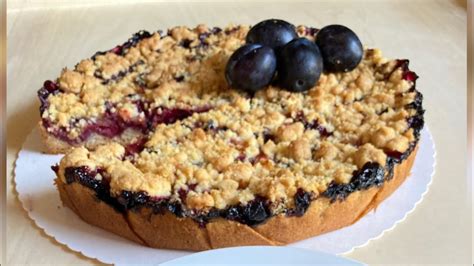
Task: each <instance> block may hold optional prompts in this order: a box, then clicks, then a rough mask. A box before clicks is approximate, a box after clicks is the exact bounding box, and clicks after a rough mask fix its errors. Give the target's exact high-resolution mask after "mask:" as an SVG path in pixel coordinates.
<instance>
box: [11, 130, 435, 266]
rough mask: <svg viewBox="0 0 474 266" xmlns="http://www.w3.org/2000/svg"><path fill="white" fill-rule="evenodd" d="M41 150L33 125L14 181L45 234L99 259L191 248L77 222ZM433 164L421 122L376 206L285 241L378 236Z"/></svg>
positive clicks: (339, 242) (420, 192)
mask: <svg viewBox="0 0 474 266" xmlns="http://www.w3.org/2000/svg"><path fill="white" fill-rule="evenodd" d="M41 150H44V149H43V148H42V144H41V140H40V136H39V134H38V131H37V130H34V131H33V132H32V133H31V134H30V135H29V136H28V138H27V140H26V142H25V143H24V145H23V148H22V150H21V151H20V153H19V155H18V159H17V161H16V167H15V183H16V190H17V192H18V197H19V199H20V201H21V202H22V204H23V207H24V209H25V210H26V211H27V212H28V215H29V217H30V218H31V219H33V220H34V222H35V223H36V225H37V226H38V227H40V228H42V229H44V231H45V233H46V234H48V235H50V236H52V237H54V238H55V239H56V240H57V241H58V242H60V243H62V244H64V245H66V246H68V247H69V248H70V249H72V250H74V251H77V252H80V253H82V254H84V255H85V256H87V257H90V258H95V259H98V260H100V261H102V262H105V263H116V264H127V263H132V264H140V263H163V262H165V261H169V260H171V259H175V258H178V257H182V256H184V255H189V254H192V252H187V251H176V250H163V249H152V248H147V247H144V246H140V245H138V244H135V243H134V242H131V241H128V240H126V239H123V238H120V237H118V236H116V235H114V234H111V233H108V232H106V231H104V230H102V229H99V228H96V227H94V226H91V225H89V224H87V223H85V222H83V221H82V220H81V219H80V218H79V217H78V216H76V215H75V214H74V213H73V212H72V211H71V210H69V209H68V208H65V207H63V206H62V203H61V201H60V199H59V194H58V192H57V191H56V188H55V186H54V181H53V180H54V178H55V174H54V173H53V171H52V170H51V168H50V166H51V165H53V164H55V163H57V162H59V159H60V158H61V156H60V155H48V154H43V153H41ZM434 164H435V148H434V143H433V140H432V138H431V134H430V133H429V131H428V129H427V128H426V127H425V129H424V130H423V131H422V132H421V141H420V149H419V151H418V155H417V158H416V161H415V165H414V167H413V169H412V175H411V176H410V177H409V178H408V179H407V180H406V181H405V182H404V183H403V184H402V185H401V186H400V188H399V189H397V191H395V192H394V193H393V195H392V196H390V197H389V198H388V199H386V200H385V201H384V202H383V203H381V204H380V205H379V206H378V208H377V210H376V211H372V212H370V213H368V214H367V215H366V216H364V217H363V218H362V219H361V220H360V221H358V222H357V223H355V224H354V225H351V226H349V227H345V228H342V229H340V230H337V231H334V232H330V233H327V234H324V235H321V236H318V237H313V238H310V239H306V240H303V241H300V242H297V243H294V244H291V245H289V246H292V247H299V248H306V249H310V250H313V251H322V252H326V253H331V254H343V253H348V252H350V251H352V250H353V249H354V248H356V247H361V246H364V245H365V244H367V243H368V242H369V241H370V240H372V239H375V238H378V237H380V236H382V235H383V233H384V232H386V231H388V230H391V229H393V228H394V227H395V225H396V224H397V223H399V222H401V221H403V220H404V219H405V218H406V216H407V214H408V213H410V212H411V211H413V209H414V208H415V206H416V205H417V204H418V203H419V202H420V201H421V200H422V198H423V196H424V194H425V193H426V192H427V190H428V186H429V184H430V183H431V180H432V175H433V174H434Z"/></svg>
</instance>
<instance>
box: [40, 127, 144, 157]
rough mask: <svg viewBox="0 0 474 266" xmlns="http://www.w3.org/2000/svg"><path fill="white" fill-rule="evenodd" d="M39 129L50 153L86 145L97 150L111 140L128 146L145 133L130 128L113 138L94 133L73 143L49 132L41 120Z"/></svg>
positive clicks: (62, 151)
mask: <svg viewBox="0 0 474 266" xmlns="http://www.w3.org/2000/svg"><path fill="white" fill-rule="evenodd" d="M38 130H39V132H40V136H41V139H42V141H43V144H44V147H45V149H46V150H45V152H47V153H49V154H65V153H67V152H69V151H70V150H71V149H73V148H75V147H79V146H84V147H86V148H87V149H88V150H95V149H96V148H97V147H99V146H102V145H105V144H108V143H111V142H117V143H119V144H121V145H123V146H126V145H128V144H130V143H132V142H133V140H137V139H139V138H141V137H143V134H142V133H141V132H140V131H137V130H134V129H131V128H128V129H126V130H125V131H124V132H122V134H120V135H118V136H116V137H113V138H108V137H104V136H101V135H98V134H96V133H93V134H92V135H91V136H90V137H89V138H87V140H86V141H84V142H81V143H79V144H77V145H73V144H70V143H67V142H66V141H63V140H60V139H58V138H56V137H54V136H53V135H51V134H49V133H48V132H47V131H46V128H45V127H44V126H43V123H42V122H41V121H40V122H39V123H38Z"/></svg>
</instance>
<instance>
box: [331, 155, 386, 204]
mask: <svg viewBox="0 0 474 266" xmlns="http://www.w3.org/2000/svg"><path fill="white" fill-rule="evenodd" d="M384 175H385V169H384V168H383V167H382V166H381V165H380V164H378V163H373V162H368V163H366V164H365V165H364V166H363V167H362V169H361V170H359V171H356V172H355V173H354V175H353V176H352V178H351V181H350V182H349V183H347V184H337V183H335V182H332V183H331V184H330V185H329V187H328V188H327V190H326V191H325V192H324V193H323V195H324V196H325V197H328V198H330V199H331V201H332V202H334V201H336V200H344V199H345V198H346V197H347V196H348V195H349V194H350V193H352V192H354V191H357V190H364V189H368V188H370V187H372V186H380V185H382V184H383V181H384Z"/></svg>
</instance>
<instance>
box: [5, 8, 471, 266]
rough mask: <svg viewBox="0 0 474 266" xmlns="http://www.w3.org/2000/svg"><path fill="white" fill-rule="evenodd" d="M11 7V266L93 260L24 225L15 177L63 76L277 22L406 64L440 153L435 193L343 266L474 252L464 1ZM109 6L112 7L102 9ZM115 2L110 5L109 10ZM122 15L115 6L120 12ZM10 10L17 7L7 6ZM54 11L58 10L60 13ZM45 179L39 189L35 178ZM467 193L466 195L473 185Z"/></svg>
mask: <svg viewBox="0 0 474 266" xmlns="http://www.w3.org/2000/svg"><path fill="white" fill-rule="evenodd" d="M44 2H46V1H28V0H23V1H9V3H8V4H9V8H10V9H9V11H8V15H7V19H8V22H7V36H8V55H7V60H8V61H7V70H8V77H7V82H8V83H7V85H8V90H7V95H8V98H7V99H8V104H7V136H8V137H7V141H8V143H7V173H8V176H7V206H6V208H7V212H8V215H7V242H6V243H7V244H8V246H7V261H6V262H7V264H8V265H13V264H36V263H45V264H79V265H90V264H100V262H98V261H95V260H91V259H88V258H86V257H84V256H82V255H80V254H78V253H75V252H73V251H70V250H69V249H68V248H67V247H65V246H62V245H60V244H58V243H57V242H56V241H55V240H54V239H53V238H51V237H48V236H47V235H46V234H45V233H44V232H42V231H41V230H40V229H38V228H37V227H36V226H35V225H34V223H33V222H32V221H31V220H30V219H29V218H28V217H27V215H26V213H25V211H23V209H22V208H21V205H20V202H19V201H18V199H17V196H16V192H15V187H14V183H13V181H12V180H13V176H12V170H13V166H14V161H15V158H16V155H17V153H18V151H19V149H20V147H21V144H22V143H23V141H24V140H25V137H26V136H27V135H28V133H29V132H30V131H31V130H32V128H33V127H34V126H35V124H36V122H37V120H38V118H39V116H38V101H37V99H36V90H37V89H38V88H39V87H40V86H41V84H42V82H43V81H44V80H46V79H53V78H55V77H56V76H57V75H58V74H59V72H60V70H61V69H62V68H63V67H64V66H68V67H73V66H74V64H75V63H77V62H78V61H79V60H80V59H82V58H86V57H89V56H90V55H92V54H93V53H94V52H95V51H97V50H105V49H108V48H111V47H113V46H115V45H116V44H118V43H121V42H123V41H124V40H126V39H127V38H128V37H129V36H130V35H131V34H132V33H134V32H136V31H138V30H140V29H146V30H149V31H154V30H157V29H166V28H168V27H171V26H174V25H189V26H192V25H195V24H198V23H206V24H208V25H216V26H225V25H227V24H229V23H230V22H232V23H235V24H237V23H248V24H255V23H256V22H258V21H260V20H263V19H266V18H271V17H275V18H282V19H285V20H288V21H290V22H293V23H295V24H307V25H313V26H316V27H321V26H323V25H327V24H332V23H340V24H345V25H347V26H349V27H350V28H352V29H353V30H354V31H355V32H357V33H358V34H359V36H360V37H361V39H362V41H363V43H364V44H365V45H366V46H368V47H379V48H381V49H382V51H384V54H385V55H386V56H388V57H393V58H394V57H397V58H409V59H410V60H411V61H410V62H411V66H412V68H413V69H414V70H415V71H416V72H417V73H418V75H419V76H420V79H419V80H418V88H419V89H420V90H421V91H422V93H423V94H424V97H425V102H424V104H425V107H426V109H427V112H426V121H427V125H428V127H429V128H430V130H431V132H432V134H433V136H434V140H435V142H436V149H437V161H438V164H437V166H436V174H435V176H434V180H433V183H432V185H431V188H430V191H429V193H428V194H427V195H426V197H425V199H424V201H423V202H422V203H421V204H420V205H418V207H417V209H416V210H415V211H414V212H413V213H411V214H409V215H408V217H407V219H406V220H405V221H404V222H403V223H401V224H399V225H397V226H396V228H395V229H394V230H392V231H390V232H388V233H386V234H385V235H384V236H383V237H381V238H379V239H377V240H374V241H371V242H370V243H369V244H368V245H367V246H365V247H362V248H358V249H356V250H355V251H353V252H352V253H350V254H348V255H347V257H350V258H354V259H356V260H360V261H362V262H365V263H369V264H378V263H403V264H406V263H417V264H419V263H427V264H429V263H441V264H453V263H467V262H469V261H470V259H471V258H470V256H471V255H470V254H471V251H472V247H471V241H470V239H471V229H472V228H471V215H469V213H470V211H471V210H470V208H471V197H470V193H471V189H470V188H471V186H470V184H471V183H468V179H467V177H466V152H467V149H466V145H467V142H466V119H467V116H466V60H467V59H466V58H467V57H466V21H467V18H466V12H467V11H466V3H465V1H407V0H406V1H355V2H354V1H353V2H348V1H332V2H328V1H326V2H312V3H308V2H306V3H303V2H294V3H289V2H287V3H278V4H275V3H269V2H268V3H265V2H261V3H250V2H242V3H238V4H236V3H142V4H137V3H136V2H135V3H132V4H130V3H128V4H127V2H131V1H126V0H122V1H119V2H120V4H115V5H114V4H104V5H102V4H98V2H97V1H86V2H84V3H86V4H87V5H83V4H78V3H77V2H75V3H74V4H71V3H72V1H71V3H70V4H67V3H66V4H64V2H62V3H61V4H59V1H58V0H55V1H53V2H52V3H56V4H57V5H54V4H49V5H47V4H45V3H44ZM105 2H107V1H105ZM108 2H111V1H108ZM115 3H117V2H115ZM10 4H11V5H10ZM53 6H54V7H53ZM32 178H41V177H32ZM468 184H469V185H468Z"/></svg>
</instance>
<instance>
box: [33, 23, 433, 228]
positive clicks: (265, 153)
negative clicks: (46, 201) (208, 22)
mask: <svg viewBox="0 0 474 266" xmlns="http://www.w3.org/2000/svg"><path fill="white" fill-rule="evenodd" d="M257 26H258V27H257ZM257 26H255V28H253V29H252V30H250V27H248V26H244V25H239V26H230V27H227V28H225V29H223V30H221V29H220V28H208V27H206V26H204V25H199V26H197V27H196V28H194V29H189V28H186V27H175V28H172V29H170V30H169V31H168V32H167V33H166V34H165V33H162V32H155V33H148V32H146V31H141V32H139V33H137V34H135V35H134V36H133V37H132V38H131V39H130V40H129V41H127V42H125V43H124V44H122V45H118V46H117V47H115V48H113V49H111V50H109V51H106V52H98V53H96V54H95V55H94V56H93V57H92V58H90V59H85V60H82V61H81V62H79V63H78V64H77V65H76V66H75V68H74V69H72V70H69V69H65V70H64V71H63V72H62V73H61V75H60V76H59V78H58V79H57V80H54V81H46V82H45V83H44V86H43V87H42V88H41V89H40V90H39V92H38V96H39V99H40V101H41V107H40V112H41V123H40V127H41V128H42V130H43V131H44V132H45V134H46V135H47V136H48V138H47V140H46V145H47V146H48V145H50V146H53V147H56V148H52V149H51V150H53V151H56V152H64V151H67V153H66V155H65V157H63V159H62V160H61V163H60V164H59V165H58V166H55V167H54V169H55V171H56V173H57V175H58V178H60V179H61V180H62V181H63V182H64V183H65V184H71V183H80V184H82V185H84V186H86V187H88V188H90V189H92V190H94V191H95V194H96V197H97V198H98V199H100V200H102V201H104V202H106V203H107V204H109V205H111V206H113V207H114V208H115V210H117V211H118V212H126V211H129V210H132V211H133V210H139V209H140V208H150V209H152V210H153V213H155V214H156V215H159V214H163V213H165V212H170V213H173V214H174V215H176V216H177V217H190V218H192V219H194V220H195V221H196V222H197V223H199V224H200V225H201V226H205V224H206V223H208V222H209V221H211V220H213V219H217V218H224V219H228V220H232V221H236V222H239V223H243V224H246V225H250V226H256V225H259V224H262V223H264V222H265V221H267V220H268V219H269V218H271V217H273V216H276V215H287V216H296V217H299V216H303V215H304V214H305V212H306V211H307V210H308V208H309V207H310V205H311V203H312V202H313V201H314V200H315V199H318V198H329V199H330V201H331V202H336V201H344V200H345V199H346V198H347V197H348V195H350V194H351V193H353V192H355V191H363V190H367V189H369V188H372V187H377V186H382V185H383V184H384V182H385V181H387V180H390V178H392V176H393V170H394V167H395V166H396V165H397V164H400V163H401V162H403V161H404V160H405V159H406V158H407V157H408V156H409V155H410V154H411V153H412V151H413V150H414V148H415V147H416V145H417V143H418V140H419V136H420V130H421V129H422V128H423V121H424V120H423V113H424V110H423V107H422V95H421V93H420V92H418V91H417V90H416V88H415V84H416V79H417V75H416V74H415V73H414V72H412V71H410V70H409V68H408V60H389V59H386V58H384V57H383V56H382V54H381V51H380V50H378V49H363V48H362V45H361V42H360V40H359V39H358V37H357V36H356V35H355V33H354V32H352V31H351V30H350V29H348V28H346V27H343V26H338V25H332V26H328V27H325V28H323V30H324V34H323V33H321V35H319V36H318V30H317V29H315V28H310V27H306V26H297V27H294V26H293V25H291V24H288V23H287V22H282V21H271V23H270V22H266V23H263V24H257ZM249 30H250V33H249ZM269 30H277V31H278V32H277V33H275V34H276V35H275V34H274V33H271V34H270V33H268V31H269ZM323 30H322V31H323ZM260 32H266V33H265V34H268V36H262V35H261V34H263V33H260ZM278 34H280V35H278ZM249 36H250V37H249ZM275 36H276V37H275ZM278 36H283V37H281V38H277V37H278ZM334 36H336V37H337V38H335V37H334ZM333 37H334V38H333ZM268 40H270V41H268ZM272 40H278V43H275V41H273V44H275V45H272ZM334 40H337V43H336V42H334ZM341 40H342V41H341ZM267 41H268V42H267ZM246 42H247V44H246ZM336 45H337V47H342V48H339V49H334V46H336ZM344 47H350V49H352V50H350V51H349V50H344V49H346V48H344ZM239 49H240V50H239ZM341 49H342V50H341ZM347 49H349V48H347ZM234 52H235V54H234ZM229 58H230V60H229ZM298 58H308V60H307V61H304V62H302V63H301V62H300V61H298V60H296V59H298ZM246 77H248V78H246ZM99 139H100V141H99ZM104 139H105V141H104ZM107 139H109V140H108V141H107ZM102 144H103V145H102ZM57 147H60V148H57ZM71 147H77V148H75V149H71V150H69V149H70V148H71Z"/></svg>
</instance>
